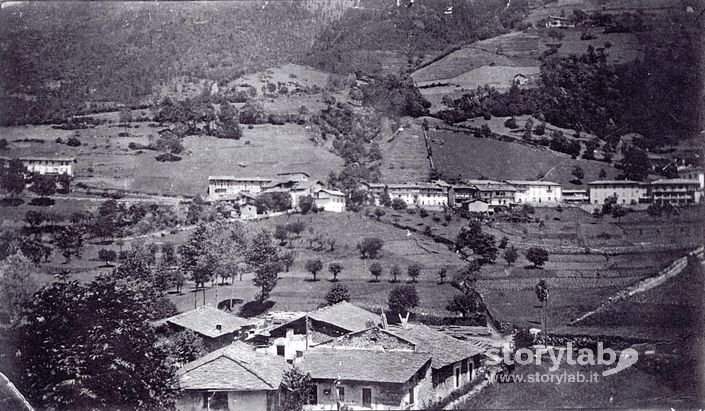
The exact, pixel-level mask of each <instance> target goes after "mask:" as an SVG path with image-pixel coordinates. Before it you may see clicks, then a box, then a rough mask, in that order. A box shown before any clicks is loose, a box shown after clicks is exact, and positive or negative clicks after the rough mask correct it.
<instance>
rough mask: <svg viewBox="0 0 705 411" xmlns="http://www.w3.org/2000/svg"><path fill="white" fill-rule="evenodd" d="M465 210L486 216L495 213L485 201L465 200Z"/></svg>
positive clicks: (463, 205)
mask: <svg viewBox="0 0 705 411" xmlns="http://www.w3.org/2000/svg"><path fill="white" fill-rule="evenodd" d="M462 207H463V209H465V210H466V211H468V212H470V213H474V214H481V215H486V214H490V213H492V212H493V210H492V209H490V205H489V204H488V203H487V201H484V200H465V201H463V203H462Z"/></svg>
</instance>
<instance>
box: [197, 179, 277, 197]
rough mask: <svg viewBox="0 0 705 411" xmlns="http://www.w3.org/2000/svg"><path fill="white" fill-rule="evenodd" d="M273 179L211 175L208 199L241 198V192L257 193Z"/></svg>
mask: <svg viewBox="0 0 705 411" xmlns="http://www.w3.org/2000/svg"><path fill="white" fill-rule="evenodd" d="M273 181H274V180H273V179H271V178H260V177H235V176H209V177H208V197H207V199H208V201H219V200H231V201H235V200H239V199H240V194H241V193H249V194H253V195H256V194H258V193H260V192H262V188H263V187H264V186H266V185H268V184H271V183H272V182H273Z"/></svg>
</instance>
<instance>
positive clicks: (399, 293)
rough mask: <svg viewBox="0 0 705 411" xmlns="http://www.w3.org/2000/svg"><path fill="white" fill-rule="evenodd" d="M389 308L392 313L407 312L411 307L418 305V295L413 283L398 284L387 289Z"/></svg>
mask: <svg viewBox="0 0 705 411" xmlns="http://www.w3.org/2000/svg"><path fill="white" fill-rule="evenodd" d="M387 305H388V306H389V310H390V311H391V312H392V313H394V314H402V313H406V312H409V311H410V310H411V309H412V308H414V307H418V305H419V295H418V293H417V292H416V287H414V286H413V285H398V286H396V287H394V288H393V289H392V290H391V291H389V296H388V298H387Z"/></svg>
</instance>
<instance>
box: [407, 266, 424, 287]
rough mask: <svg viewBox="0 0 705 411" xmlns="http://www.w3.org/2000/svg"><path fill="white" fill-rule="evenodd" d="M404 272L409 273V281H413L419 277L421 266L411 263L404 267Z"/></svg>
mask: <svg viewBox="0 0 705 411" xmlns="http://www.w3.org/2000/svg"><path fill="white" fill-rule="evenodd" d="M406 273H407V274H408V275H409V277H410V278H411V282H412V283H415V282H416V279H417V278H418V277H419V275H420V274H421V266H420V265H418V264H411V265H410V266H409V267H407V269H406Z"/></svg>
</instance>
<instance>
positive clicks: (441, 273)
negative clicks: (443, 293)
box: [438, 267, 448, 284]
mask: <svg viewBox="0 0 705 411" xmlns="http://www.w3.org/2000/svg"><path fill="white" fill-rule="evenodd" d="M447 276H448V269H447V268H445V267H441V268H440V269H439V270H438V278H440V280H441V284H443V282H444V281H445V279H446V277H447Z"/></svg>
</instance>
